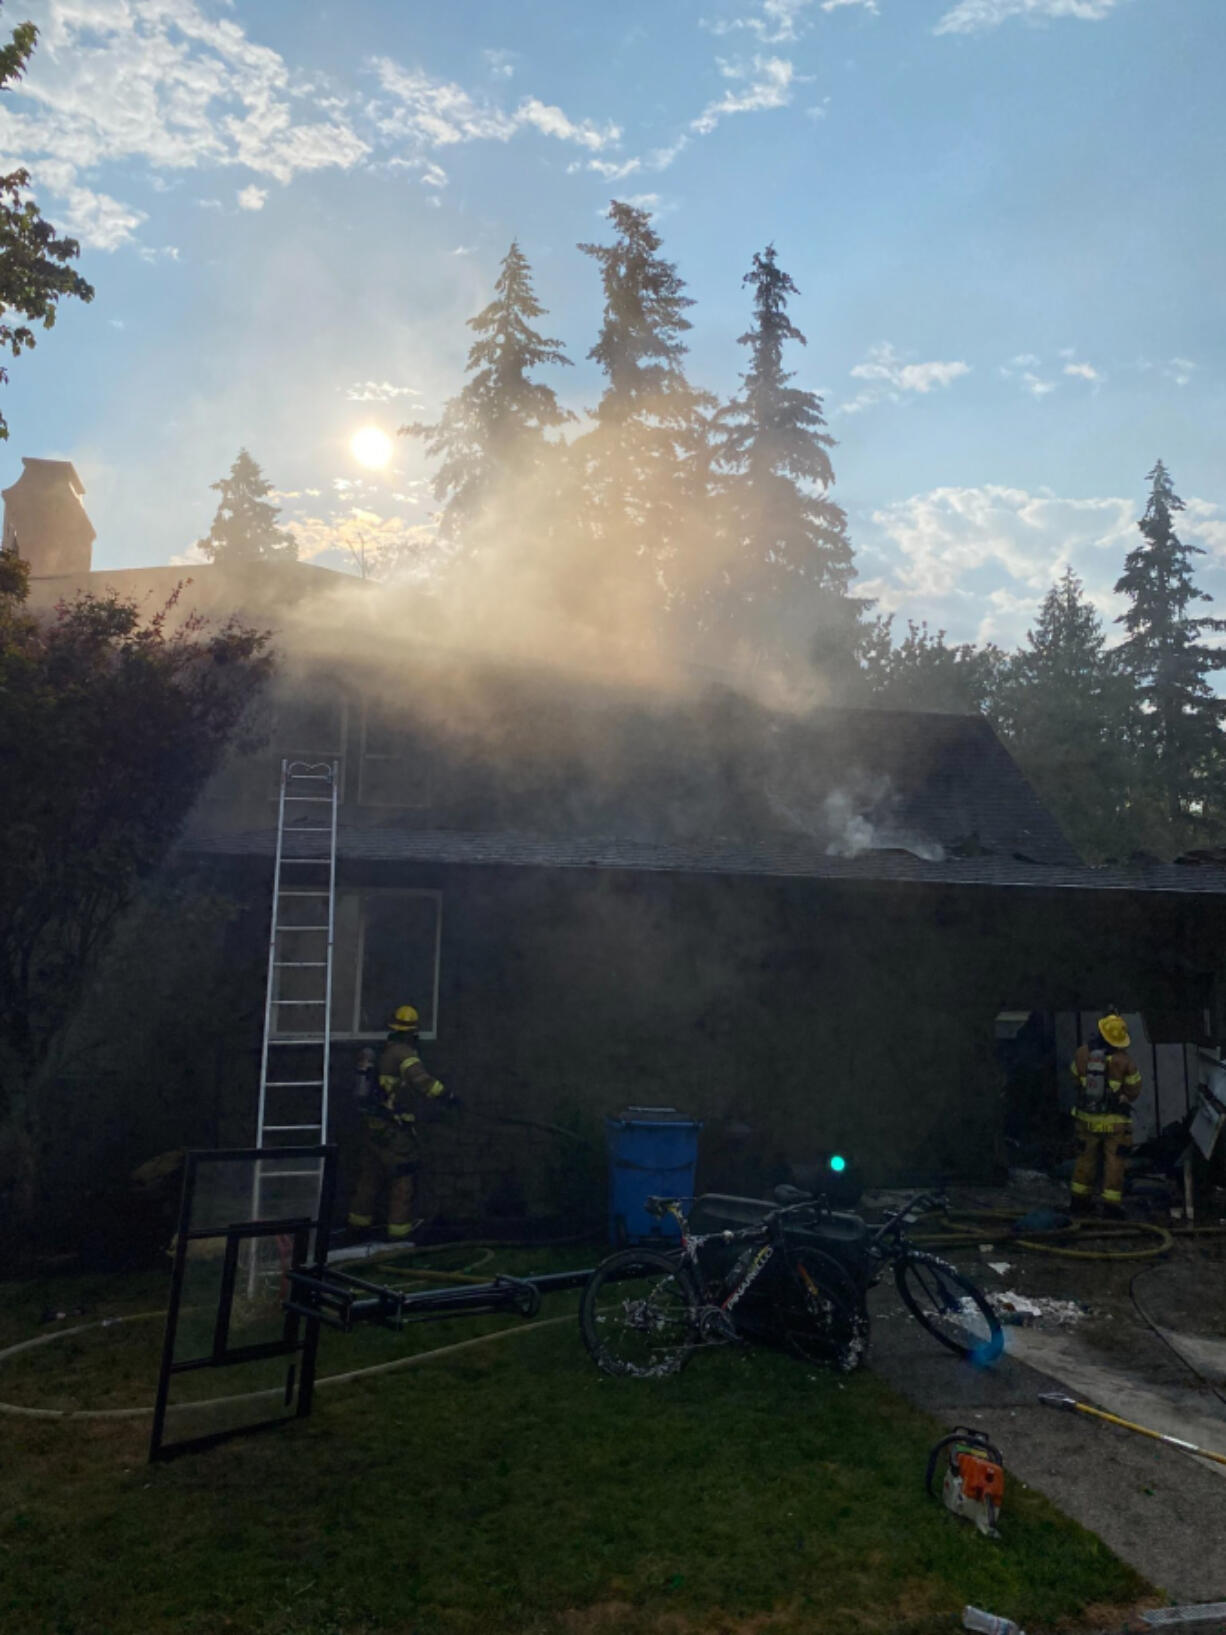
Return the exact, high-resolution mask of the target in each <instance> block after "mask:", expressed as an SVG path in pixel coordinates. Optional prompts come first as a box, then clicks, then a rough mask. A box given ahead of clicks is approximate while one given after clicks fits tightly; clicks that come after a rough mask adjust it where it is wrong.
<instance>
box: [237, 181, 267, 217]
mask: <svg viewBox="0 0 1226 1635" xmlns="http://www.w3.org/2000/svg"><path fill="white" fill-rule="evenodd" d="M267 198H268V189H267V188H266V187H257V186H256V185H255V183H254V182H253V183H252V184H251V186H250V187H244V188H241V189H240V190H239V194H238V207H239V209H240V210H262V209H263V208H264V204H265V201H266V200H267Z"/></svg>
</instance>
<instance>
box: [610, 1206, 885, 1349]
mask: <svg viewBox="0 0 1226 1635" xmlns="http://www.w3.org/2000/svg"><path fill="white" fill-rule="evenodd" d="M683 1201H685V1200H682V1199H679V1198H651V1199H649V1200H648V1201H647V1206H646V1207H647V1211H648V1213H649V1214H651V1215H653V1216H654V1217H656V1218H657V1219H662V1218H663V1217H664V1216H665V1215H671V1216H672V1217H673V1218H674V1219H675V1220H676V1222H677V1224H678V1226H679V1228H680V1233H681V1239H680V1243H679V1245H678V1247H677V1249H676V1250H674V1251H661V1250H656V1249H622V1250H619V1251H618V1252H617V1253H616V1254H613V1255H610V1256H609V1257H608V1258H607V1259H606V1260H603V1261H602V1262H601V1263H600V1265H599V1266H597V1267H596V1269H595V1271H594V1272H593V1273H592V1275H591V1277H590V1278H589V1280H588V1282H587V1285H586V1286H585V1288H584V1291H583V1298H582V1301H581V1302H580V1306H579V1326H580V1328H581V1330H582V1333H583V1340H584V1344H585V1345H586V1346H587V1349H588V1351H589V1352H590V1353H591V1356H592V1358H593V1360H594V1361H595V1362H596V1364H597V1366H598V1367H599V1368H601V1369H602V1370H603V1371H604V1372H605V1373H606V1374H623V1375H632V1376H635V1377H637V1378H640V1379H642V1378H648V1377H652V1376H662V1375H666V1374H675V1373H677V1372H678V1371H679V1370H680V1369H681V1368H683V1367H684V1366H685V1364H686V1363H687V1362H688V1361H689V1359H690V1358H691V1356H693V1354H694V1352H695V1351H697V1350H698V1349H700V1348H701V1347H703V1346H709V1345H725V1344H728V1343H729V1342H732V1341H742V1342H744V1341H756V1342H758V1343H767V1344H777V1345H784V1346H786V1347H787V1348H788V1349H789V1350H791V1351H792V1352H793V1353H795V1354H796V1355H797V1356H800V1357H802V1358H803V1359H805V1360H806V1361H809V1362H820V1363H824V1364H830V1365H833V1366H834V1367H835V1368H838V1369H841V1370H843V1371H844V1372H850V1370H852V1369H854V1368H856V1367H858V1366H859V1363H860V1362H861V1360H862V1358H863V1356H864V1352H865V1349H866V1347H867V1344H868V1314H867V1311H866V1309H865V1305H864V1297H863V1289H862V1288H860V1287H859V1286H858V1280H857V1278H856V1277H855V1276H854V1275H853V1274H852V1273H851V1272H849V1271H848V1269H847V1267H845V1266H844V1265H842V1264H841V1263H840V1261H839V1259H838V1258H836V1256H835V1255H834V1254H832V1253H831V1252H830V1249H829V1248H828V1247H824V1246H823V1243H824V1240H823V1237H822V1225H821V1219H822V1216H823V1215H828V1214H829V1212H828V1211H826V1210H825V1209H824V1206H823V1205H822V1204H821V1203H820V1202H819V1201H817V1200H815V1199H813V1198H810V1197H808V1196H804V1197H803V1198H802V1200H800V1201H797V1202H789V1203H787V1204H784V1205H781V1206H780V1207H779V1208H775V1209H772V1208H771V1207H770V1206H769V1205H763V1206H762V1210H763V1213H762V1214H761V1217H760V1219H759V1220H757V1221H756V1222H754V1223H753V1224H752V1225H749V1226H746V1227H742V1228H739V1229H732V1228H730V1227H724V1228H723V1229H720V1230H715V1231H711V1232H696V1231H693V1230H692V1229H691V1224H690V1219H689V1218H688V1217H687V1215H686V1213H685V1211H684V1210H683V1208H682V1203H683ZM731 1201H732V1202H743V1200H731ZM697 1202H699V1203H702V1202H707V1200H697ZM853 1219H854V1217H853ZM860 1226H861V1228H862V1227H863V1223H862V1222H861V1223H860Z"/></svg>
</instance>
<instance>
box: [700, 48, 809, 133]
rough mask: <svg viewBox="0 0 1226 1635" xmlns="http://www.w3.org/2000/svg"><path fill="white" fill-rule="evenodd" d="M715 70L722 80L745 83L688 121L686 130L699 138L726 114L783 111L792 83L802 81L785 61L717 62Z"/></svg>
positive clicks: (760, 58)
mask: <svg viewBox="0 0 1226 1635" xmlns="http://www.w3.org/2000/svg"><path fill="white" fill-rule="evenodd" d="M719 68H720V73H721V74H723V76H724V78H725V79H729V80H743V81H747V82H748V83H747V84H745V86H744V88H743V89H742V90H737V91H727V92H725V94H724V95H723V96H722V97H719V98H717V100H716V101H714V102H709V103H708V104H707V106H706V107H705V108H704V109H703V111H702V112H701V113H700V114H699V115H698V117H697V119H692V120H691V121H690V129H691V130H692V131H696V132H697V133H698V135H699V136H707V135H709V134H710V132H711V131H713V130H714V129H715V127H716V126H717V125H718V124H719V122H720V120H721V119H726V118H727V117H728V115H729V114H747V113H761V112H765V111H767V110H769V109H772V108H786V107H787V105H788V104H789V103H790V102H791V100H792V86H793V83H799V81H800V80H801V78H802V77H803V76H800V75H798V74H797V73H796V68H795V65H794V64H793V63H791V62H789V61H788V60H787V58H786V57H754V59H753V61H752V62H751V63H727V62H721V63H720V65H719Z"/></svg>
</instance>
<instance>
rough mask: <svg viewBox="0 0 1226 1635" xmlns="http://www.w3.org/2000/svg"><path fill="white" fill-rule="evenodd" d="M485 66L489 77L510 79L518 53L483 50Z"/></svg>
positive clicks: (513, 72)
mask: <svg viewBox="0 0 1226 1635" xmlns="http://www.w3.org/2000/svg"><path fill="white" fill-rule="evenodd" d="M481 55H482V56H483V57H484V59H485V66H486V68H487V69H488V71H489V75H490V78H491V79H512V78H513V77H514V74H515V62H516V57H517V55H518V53H516V52H514V51H483V52H482V53H481Z"/></svg>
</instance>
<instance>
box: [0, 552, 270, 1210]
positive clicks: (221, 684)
mask: <svg viewBox="0 0 1226 1635" xmlns="http://www.w3.org/2000/svg"><path fill="white" fill-rule="evenodd" d="M26 599H27V575H26V572H25V565H24V564H23V563H22V562H21V561H20V560H19V559H18V558H17V557H16V556H15V555H14V554H13V553H11V552H6V553H0V698H2V699H3V704H4V707H3V710H2V711H0V762H2V763H3V765H4V768H5V776H4V779H3V780H2V781H0V853H2V855H3V858H4V868H3V870H2V871H0V1147H6V1148H7V1150H8V1156H9V1160H10V1162H9V1163H8V1164H7V1165H2V1164H0V1171H2V1170H4V1169H6V1168H7V1171H8V1178H9V1185H10V1186H13V1187H16V1188H17V1190H18V1191H20V1190H21V1188H22V1186H28V1183H29V1178H30V1173H31V1165H32V1163H33V1158H32V1154H33V1151H34V1149H35V1137H36V1132H37V1087H38V1082H39V1075H40V1074H41V1073H42V1072H43V1071H44V1070H45V1069H46V1068H47V1064H48V1061H49V1059H50V1057H51V1053H52V1049H53V1046H54V1044H55V1041H56V1039H57V1037H58V1036H59V1034H60V1032H61V1030H62V1028H63V1026H64V1024H65V1022H66V1020H67V1019H68V1018H69V1017H70V1016H71V1014H72V1013H73V1010H74V1008H75V1006H76V1004H77V1001H78V999H79V996H80V994H81V992H82V988H83V984H84V982H85V980H86V978H87V976H88V975H89V973H90V971H91V970H92V968H93V967H94V964H95V962H96V960H97V958H98V956H99V954H100V952H101V950H102V949H103V948H104V946H105V945H106V943H107V940H108V938H109V936H110V935H111V932H112V930H113V928H114V927H115V925H116V923H117V921H118V919H119V917H120V915H121V914H122V913H123V912H124V910H125V909H126V908H127V907H128V905H129V903H130V902H131V901H132V898H133V895H134V892H135V890H136V888H137V885H138V883H139V882H140V881H141V880H142V879H143V878H144V877H145V876H147V875H148V874H149V873H150V872H151V871H152V870H153V869H154V868H155V866H156V865H157V864H158V863H159V862H160V861H161V859H162V858H163V857H164V856H165V855H166V852H167V850H168V848H169V846H170V844H171V842H172V840H173V839H174V837H175V835H176V834H177V833H178V831H179V829H180V827H181V825H182V823H183V820H184V818H185V817H186V815H187V812H188V811H189V809H190V807H191V805H192V803H193V802H194V800H195V798H196V796H197V794H198V793H199V791H200V789H201V788H202V787H203V785H204V782H205V780H206V779H207V778H208V777H209V775H210V773H211V772H212V771H213V769H214V768H215V766H216V765H217V764H218V761H219V759H220V757H221V755H222V752H223V750H224V748H225V746H226V744H227V742H228V741H229V740H230V738H231V736H232V735H233V734H234V732H235V730H236V728H237V726H238V724H239V722H240V720H241V718H242V716H243V714H244V711H245V710H246V708H247V705H248V703H249V701H250V700H251V698H252V696H253V694H254V692H255V691H256V689H257V688H258V687H259V686H260V684H261V683H262V681H263V680H264V678H265V677H266V675H267V674H268V671H269V668H270V664H271V659H270V655H269V650H268V637H267V634H266V633H263V632H260V631H257V630H254V629H252V628H250V627H248V626H245V625H242V624H240V623H238V622H237V621H234V622H231V623H228V624H226V625H224V626H222V627H220V628H217V629H211V630H210V629H208V628H206V627H205V626H204V625H203V624H202V622H201V621H200V620H199V619H198V618H194V617H189V618H187V619H185V620H183V621H182V622H181V623H180V624H179V625H178V626H177V628H174V629H171V627H170V615H171V605H168V606H167V608H165V609H163V610H162V612H160V613H159V614H157V615H155V616H154V617H153V618H152V619H145V618H144V617H143V616H142V614H141V612H140V610H139V609H138V607H137V605H136V604H135V603H134V602H129V601H125V600H123V599H122V598H120V597H119V596H117V595H113V594H112V595H108V596H94V595H89V594H82V595H80V596H78V597H77V598H76V599H75V600H73V601H71V602H68V603H66V604H62V605H61V606H60V607H59V608H58V609H57V611H56V612H55V614H54V615H53V616H52V617H49V618H45V619H39V618H35V617H34V616H32V615H31V614H30V613H29V611H28V609H27V606H26ZM14 1154H16V1158H15V1159H14ZM0 1190H2V1189H0ZM11 1202H12V1199H11V1198H10V1204H11ZM2 1204H3V1198H2V1197H0V1205H2ZM0 1213H3V1210H2V1208H0Z"/></svg>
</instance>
